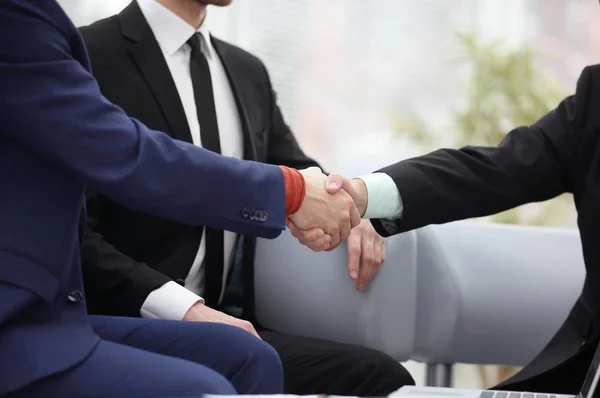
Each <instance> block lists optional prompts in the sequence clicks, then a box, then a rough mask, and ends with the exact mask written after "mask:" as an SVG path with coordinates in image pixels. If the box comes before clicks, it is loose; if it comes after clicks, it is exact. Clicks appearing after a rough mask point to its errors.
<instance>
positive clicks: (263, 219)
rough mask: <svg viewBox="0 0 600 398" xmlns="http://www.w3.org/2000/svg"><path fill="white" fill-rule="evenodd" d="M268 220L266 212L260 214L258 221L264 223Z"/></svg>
mask: <svg viewBox="0 0 600 398" xmlns="http://www.w3.org/2000/svg"><path fill="white" fill-rule="evenodd" d="M268 219H269V213H267V212H266V211H262V212H261V216H260V221H262V222H265V221H267V220H268Z"/></svg>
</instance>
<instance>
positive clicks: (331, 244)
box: [286, 169, 372, 252]
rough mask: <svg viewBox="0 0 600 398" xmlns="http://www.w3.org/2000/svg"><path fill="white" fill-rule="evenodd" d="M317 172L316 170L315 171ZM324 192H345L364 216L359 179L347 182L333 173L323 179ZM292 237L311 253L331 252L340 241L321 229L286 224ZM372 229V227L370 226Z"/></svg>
mask: <svg viewBox="0 0 600 398" xmlns="http://www.w3.org/2000/svg"><path fill="white" fill-rule="evenodd" d="M317 170H318V169H317ZM324 184H325V190H326V191H327V192H328V193H330V194H332V195H333V194H337V193H338V192H340V191H343V192H346V193H347V194H348V195H350V196H351V197H352V199H353V201H354V204H355V207H356V209H357V211H358V213H359V215H360V216H362V215H363V214H365V211H366V209H367V201H368V198H367V187H366V185H365V183H364V182H363V181H362V180H360V179H354V180H348V179H347V178H346V177H344V176H342V175H341V174H337V173H333V174H330V175H329V176H328V177H327V178H326V179H325V182H324ZM286 224H287V227H288V228H289V230H290V231H291V233H292V235H293V236H294V237H295V238H296V239H298V241H299V242H300V243H301V244H303V245H305V246H308V247H309V248H310V249H312V250H313V251H316V252H318V251H322V250H333V249H335V248H336V247H337V246H338V245H339V244H340V242H341V240H340V239H335V238H333V237H332V236H331V235H330V234H328V233H327V232H326V231H324V229H323V228H320V227H315V228H310V229H303V228H299V227H298V226H297V225H295V224H294V223H293V222H290V221H288V222H286ZM371 227H372V226H371Z"/></svg>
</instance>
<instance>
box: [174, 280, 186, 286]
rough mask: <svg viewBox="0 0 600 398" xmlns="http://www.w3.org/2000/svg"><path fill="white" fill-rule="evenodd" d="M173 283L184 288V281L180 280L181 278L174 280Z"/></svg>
mask: <svg viewBox="0 0 600 398" xmlns="http://www.w3.org/2000/svg"><path fill="white" fill-rule="evenodd" d="M175 283H177V284H178V285H181V286H184V287H185V279H181V278H178V279H175Z"/></svg>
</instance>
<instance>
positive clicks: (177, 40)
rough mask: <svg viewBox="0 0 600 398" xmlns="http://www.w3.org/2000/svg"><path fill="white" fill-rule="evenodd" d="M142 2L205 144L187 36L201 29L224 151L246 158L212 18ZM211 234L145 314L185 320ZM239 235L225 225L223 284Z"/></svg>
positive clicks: (199, 286) (199, 285)
mask: <svg viewBox="0 0 600 398" xmlns="http://www.w3.org/2000/svg"><path fill="white" fill-rule="evenodd" d="M137 2H138V5H139V6H140V9H141V10H142V13H143V14H144V17H145V18H146V21H147V22H148V25H150V28H151V29H152V32H153V33H154V36H155V38H156V41H157V42H158V44H159V46H160V48H161V50H162V53H163V56H164V57H165V61H166V63H167V66H168V67H169V70H170V72H171V76H172V77H173V80H174V82H175V86H176V87H177V92H178V93H179V98H180V99H181V103H182V104H183V109H184V111H185V116H186V117H187V121H188V125H189V127H190V132H191V134H192V140H193V143H194V144H195V145H198V146H202V142H201V139H200V124H199V122H198V114H197V111H196V106H197V105H200V106H201V105H202V104H196V103H195V100H194V90H193V87H192V79H191V76H190V54H191V48H190V47H189V45H188V44H187V41H188V40H189V39H190V38H191V37H192V36H193V35H194V34H196V33H197V32H199V33H200V34H201V36H202V39H201V47H202V52H203V53H204V55H205V56H206V60H207V61H208V65H209V68H210V73H211V78H212V85H213V93H214V98H215V109H216V113H217V123H218V126H219V137H220V141H221V153H222V154H223V155H224V156H232V157H236V158H242V156H243V136H242V127H241V123H240V116H239V114H238V109H237V105H236V103H235V99H234V96H233V92H232V90H231V86H230V85H229V80H228V79H227V75H226V73H225V69H224V68H223V64H222V63H221V60H220V58H219V55H218V54H217V52H216V51H215V49H214V47H213V45H212V42H211V38H210V32H209V30H208V26H207V24H206V18H205V20H204V22H203V23H202V26H201V27H200V29H198V31H196V30H195V29H194V28H193V27H192V26H190V25H189V24H188V23H186V22H185V21H184V20H182V19H181V18H179V17H178V16H177V15H175V14H174V13H172V12H171V11H170V10H169V9H167V8H166V7H164V6H163V5H161V4H160V3H158V2H157V1H156V0H137ZM205 236H206V234H203V236H202V241H201V242H200V246H199V248H198V254H197V255H196V259H195V260H194V263H193V264H190V265H191V268H190V272H189V274H188V275H187V277H186V278H185V287H183V286H181V285H179V284H177V283H175V282H167V283H166V284H164V285H163V286H161V287H160V288H158V289H156V290H154V291H153V292H152V293H150V294H149V295H148V297H147V298H146V301H145V302H144V304H143V305H142V308H141V310H140V313H141V315H142V316H143V317H145V318H161V319H172V320H181V319H183V316H184V315H185V313H186V312H187V311H188V310H189V309H190V307H191V306H192V305H193V304H195V303H196V302H198V301H201V300H202V298H201V295H202V294H203V292H204V283H205V280H204V271H205V270H204V269H202V267H201V265H202V260H203V259H204V256H205V254H206V240H205ZM236 238H237V237H236V234H234V233H232V232H228V231H225V233H224V245H225V253H224V259H225V264H224V275H223V286H222V290H224V286H225V284H226V277H227V275H228V271H229V267H230V265H231V260H232V256H233V253H234V246H235V242H236Z"/></svg>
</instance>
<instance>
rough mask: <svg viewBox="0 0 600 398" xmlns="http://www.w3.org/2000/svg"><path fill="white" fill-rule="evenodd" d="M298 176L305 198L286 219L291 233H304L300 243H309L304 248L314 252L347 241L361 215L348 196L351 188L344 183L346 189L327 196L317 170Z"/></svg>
mask: <svg viewBox="0 0 600 398" xmlns="http://www.w3.org/2000/svg"><path fill="white" fill-rule="evenodd" d="M300 173H302V175H303V176H304V181H305V183H306V195H305V197H304V201H303V202H302V206H301V207H300V210H298V212H296V213H295V214H293V215H291V216H290V217H288V219H287V226H288V228H290V230H292V232H293V231H295V230H301V231H305V233H303V234H302V239H303V240H304V241H305V242H311V243H310V244H309V245H307V246H309V247H310V248H311V249H313V250H314V251H322V250H327V249H329V248H331V247H335V246H337V245H338V244H339V243H340V242H341V241H342V240H345V239H348V237H349V236H350V231H351V230H352V228H354V227H356V226H358V224H359V223H360V214H359V212H358V210H357V209H356V206H355V204H354V200H353V198H352V196H351V194H350V193H348V192H350V191H351V190H352V187H351V186H350V184H349V182H347V180H346V182H345V183H346V186H345V187H341V188H342V189H340V188H338V189H337V190H336V191H333V190H331V191H330V192H328V191H327V190H326V187H325V185H326V182H327V176H326V175H325V174H323V172H322V171H321V170H320V169H319V168H318V167H310V168H308V169H305V170H301V171H300ZM296 237H297V238H298V236H296ZM302 243H304V242H302Z"/></svg>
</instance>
